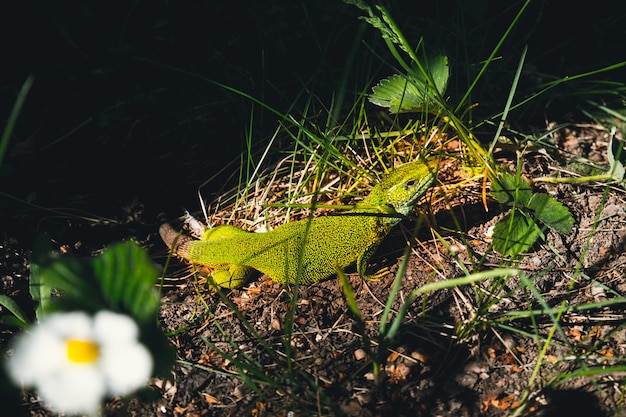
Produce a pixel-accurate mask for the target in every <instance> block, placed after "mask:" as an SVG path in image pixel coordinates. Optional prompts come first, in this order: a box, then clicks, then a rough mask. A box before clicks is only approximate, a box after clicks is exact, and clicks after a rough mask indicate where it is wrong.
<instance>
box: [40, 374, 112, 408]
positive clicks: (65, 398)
mask: <svg viewBox="0 0 626 417" xmlns="http://www.w3.org/2000/svg"><path fill="white" fill-rule="evenodd" d="M37 391H38V392H39V394H40V395H41V398H42V399H43V400H44V401H45V402H46V403H47V404H48V405H49V407H50V408H51V409H53V410H54V411H57V412H65V413H68V414H95V413H96V412H97V411H98V408H99V407H100V404H101V402H102V400H103V398H104V396H105V395H106V386H105V383H104V381H103V378H102V374H101V372H100V370H99V369H98V368H97V367H95V366H89V365H80V366H71V367H67V368H66V369H64V370H63V372H59V373H57V374H53V375H49V376H48V378H47V379H46V380H44V381H41V382H40V384H39V386H38V387H37Z"/></svg>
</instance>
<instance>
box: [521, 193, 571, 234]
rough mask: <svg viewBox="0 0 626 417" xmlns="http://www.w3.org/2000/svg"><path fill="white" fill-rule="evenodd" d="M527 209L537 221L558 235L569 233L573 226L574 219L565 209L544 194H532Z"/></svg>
mask: <svg viewBox="0 0 626 417" xmlns="http://www.w3.org/2000/svg"><path fill="white" fill-rule="evenodd" d="M528 208H529V209H531V210H532V211H533V214H534V216H535V218H536V219H537V220H539V221H540V222H541V223H543V224H545V225H546V226H548V227H549V228H551V229H554V230H556V231H557V232H559V233H569V232H571V231H572V227H573V226H574V217H572V214H571V213H570V212H569V210H568V209H567V207H565V206H564V205H563V204H561V203H560V202H559V201H557V200H556V199H555V198H554V197H552V196H550V195H548V194H545V193H538V194H534V195H533V196H532V198H531V199H530V202H529V204H528Z"/></svg>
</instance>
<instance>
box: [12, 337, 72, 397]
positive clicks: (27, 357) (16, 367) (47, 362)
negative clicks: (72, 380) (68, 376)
mask: <svg viewBox="0 0 626 417" xmlns="http://www.w3.org/2000/svg"><path fill="white" fill-rule="evenodd" d="M14 351H15V352H14V355H13V356H12V357H11V358H9V360H8V363H7V370H8V371H9V374H10V375H11V377H12V378H13V380H15V381H16V382H18V383H21V384H25V385H27V386H32V385H35V384H37V381H38V380H39V379H41V378H45V376H46V375H48V374H50V373H55V372H58V370H59V369H60V368H62V367H63V366H64V365H65V361H66V360H65V356H66V351H65V343H64V341H63V340H61V339H59V337H58V335H57V334H55V333H54V332H52V331H50V329H49V328H48V327H46V326H37V327H34V328H33V331H32V332H31V333H24V334H22V335H20V336H18V338H17V339H16V341H15V344H14Z"/></svg>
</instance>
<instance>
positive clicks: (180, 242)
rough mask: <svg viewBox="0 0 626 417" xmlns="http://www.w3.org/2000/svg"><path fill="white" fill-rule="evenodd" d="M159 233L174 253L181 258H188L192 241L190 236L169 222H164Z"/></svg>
mask: <svg viewBox="0 0 626 417" xmlns="http://www.w3.org/2000/svg"><path fill="white" fill-rule="evenodd" d="M159 234H160V235H161V239H163V242H164V243H165V244H166V245H167V247H168V248H170V250H171V251H172V252H173V253H174V254H176V255H178V256H180V257H181V258H184V259H188V257H189V244H190V243H191V242H192V239H191V238H190V237H189V236H185V235H182V234H181V233H180V232H177V231H176V230H174V228H173V227H172V226H171V225H170V224H169V223H163V224H162V225H161V227H159Z"/></svg>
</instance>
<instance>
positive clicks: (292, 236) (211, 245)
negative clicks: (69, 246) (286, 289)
mask: <svg viewBox="0 0 626 417" xmlns="http://www.w3.org/2000/svg"><path fill="white" fill-rule="evenodd" d="M436 169H437V164H436V163H435V162H423V161H416V162H409V163H407V164H404V165H402V166H400V167H398V168H396V169H395V170H393V171H391V172H390V173H389V174H388V175H387V176H385V177H384V178H383V179H382V181H381V182H380V183H378V184H377V185H376V186H374V188H373V189H372V191H371V192H370V194H369V195H368V196H367V197H365V198H364V199H363V200H362V201H361V202H359V203H358V204H357V205H356V206H355V208H354V209H352V210H349V211H346V212H342V213H340V214H338V215H331V216H325V217H317V218H310V219H305V220H300V221H296V222H291V223H286V224H283V225H281V226H279V227H277V228H276V229H274V230H272V231H270V232H267V233H252V232H247V231H245V230H242V229H239V228H237V227H234V226H229V225H223V226H218V227H214V228H209V229H206V230H205V232H204V234H203V235H202V237H201V238H200V239H199V240H195V239H191V238H189V237H187V236H181V235H180V233H179V232H177V231H175V230H174V229H173V228H172V227H171V226H170V225H169V224H167V223H166V224H163V225H162V226H161V228H160V229H159V233H160V234H161V238H162V239H163V241H164V242H165V243H166V244H167V246H168V247H169V248H170V249H171V250H172V251H173V252H174V253H175V254H177V255H178V256H180V257H182V258H184V259H186V260H188V261H190V262H193V263H197V264H201V265H205V266H208V267H210V268H211V269H213V279H214V280H215V282H216V284H217V285H219V286H221V287H226V288H237V287H240V286H242V285H243V284H244V283H245V281H246V279H247V278H248V276H249V275H250V272H251V269H252V268H253V269H256V270H258V271H260V272H262V273H264V274H266V275H268V276H269V277H270V278H272V279H273V280H274V281H276V282H279V283H282V284H286V283H291V284H293V283H295V282H296V281H299V282H300V283H301V284H311V283H314V282H318V281H320V280H323V279H325V278H328V277H330V276H332V275H335V274H336V273H337V271H338V270H344V269H345V268H347V267H348V266H350V265H351V264H354V263H355V262H356V267H357V271H358V273H359V274H360V275H361V276H362V277H363V278H365V279H368V278H371V277H372V275H370V274H369V273H368V271H367V266H368V261H369V259H370V257H371V256H372V255H373V254H374V252H375V251H376V248H377V247H378V245H379V244H380V242H381V241H382V240H383V239H384V238H385V236H386V235H387V234H388V233H389V231H390V230H391V228H392V227H393V226H394V225H396V224H397V223H399V222H400V220H402V218H403V217H404V216H406V215H408V214H409V212H410V211H411V210H412V209H413V207H414V205H415V204H416V203H417V201H418V200H419V199H420V197H422V196H423V195H424V193H425V192H426V190H427V189H428V188H429V187H430V185H431V184H432V182H433V180H434V179H435V171H436Z"/></svg>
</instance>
